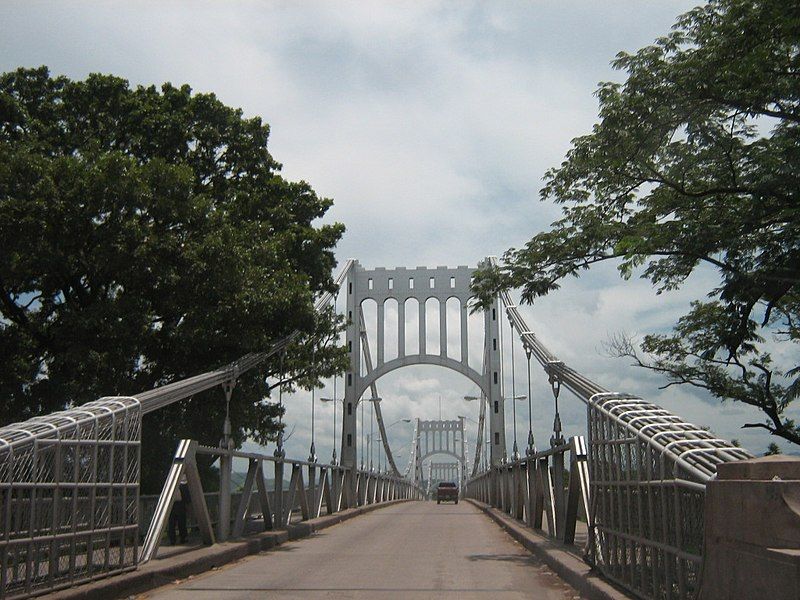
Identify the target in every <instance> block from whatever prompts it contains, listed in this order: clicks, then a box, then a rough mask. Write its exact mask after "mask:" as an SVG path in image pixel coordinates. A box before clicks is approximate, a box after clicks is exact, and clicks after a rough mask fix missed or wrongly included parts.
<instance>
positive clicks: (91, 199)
mask: <svg viewBox="0 0 800 600" xmlns="http://www.w3.org/2000/svg"><path fill="white" fill-rule="evenodd" d="M268 135H269V128H268V126H267V125H265V124H263V123H262V122H261V120H260V119H259V118H250V119H248V118H244V117H243V116H242V112H241V110H236V109H232V108H230V107H228V106H225V105H224V104H222V103H221V102H220V101H219V100H218V99H217V98H216V97H215V96H214V95H213V94H192V92H191V89H190V88H189V87H188V86H182V87H180V88H177V87H174V86H172V85H170V84H168V83H167V84H164V85H163V86H162V87H161V89H160V90H158V89H156V88H155V87H153V86H151V87H137V88H131V87H130V86H129V85H128V82H127V81H125V80H123V79H119V78H117V77H112V76H105V75H90V76H89V77H88V78H87V79H86V80H85V81H71V80H69V79H67V78H65V77H51V76H50V75H49V72H48V70H47V68H45V67H42V68H39V69H19V70H17V71H16V72H11V73H6V74H3V75H0V315H1V316H2V319H1V320H0V362H1V363H2V365H3V369H2V371H0V396H1V397H2V398H3V402H2V403H0V422H4V423H7V422H9V421H12V420H22V419H25V418H28V417H30V416H33V415H38V414H42V413H48V412H51V411H54V410H58V409H62V408H64V407H65V406H68V405H76V404H80V403H83V402H85V401H88V400H93V399H96V398H98V397H100V396H104V395H126V394H132V393H136V392H140V391H142V390H146V389H149V388H152V387H154V386H157V385H161V384H164V383H167V382H170V381H174V380H177V379H180V378H184V377H187V376H190V375H194V374H197V373H200V372H203V371H206V370H209V369H211V368H215V367H217V366H220V365H223V364H225V363H227V362H229V361H232V360H234V359H236V358H238V357H240V356H241V355H243V354H246V353H248V352H254V351H261V350H264V349H266V348H267V347H269V345H270V344H271V343H272V342H274V341H275V340H277V339H278V338H280V337H282V336H284V335H286V334H287V333H289V332H291V331H293V330H295V329H300V330H301V331H303V332H304V333H305V337H304V338H303V341H302V342H301V343H299V344H298V347H297V348H294V349H293V351H292V352H290V353H289V354H288V356H287V358H286V365H285V371H286V379H287V381H288V382H289V383H294V384H298V385H302V386H306V387H307V386H309V385H311V384H312V383H313V382H315V381H317V380H318V378H320V377H325V376H328V375H330V374H331V373H332V372H333V371H334V370H337V369H339V368H340V367H341V366H342V364H343V360H344V357H343V356H342V353H341V352H340V351H338V350H333V349H326V348H324V347H323V346H324V342H325V341H327V340H329V339H331V338H332V336H333V335H334V334H335V332H336V330H337V328H338V327H339V326H340V324H339V323H337V322H336V320H335V319H334V317H333V315H331V314H325V315H323V316H322V317H320V318H315V315H314V311H313V299H314V297H315V296H316V295H317V294H318V293H320V292H322V291H323V290H329V289H331V287H332V284H333V282H332V279H331V270H332V269H333V267H334V266H335V259H334V256H333V251H332V249H333V247H334V245H335V244H336V242H337V241H338V239H339V238H340V237H341V235H342V232H343V229H344V228H343V226H342V225H340V224H332V225H319V226H314V224H313V223H314V221H315V220H317V219H319V218H320V217H322V216H323V215H324V214H325V213H326V211H327V209H328V208H329V207H330V206H331V201H330V200H328V199H324V198H319V197H317V195H316V194H315V193H314V191H313V190H312V189H311V187H310V186H309V185H308V184H306V183H305V182H300V183H292V182H288V181H286V180H284V179H283V178H282V177H281V176H280V174H279V171H280V164H278V163H277V162H275V160H274V159H273V158H272V156H271V155H270V154H269V152H268V150H267V138H268ZM312 348H315V350H313V349H312ZM312 352H314V353H315V360H314V362H313V364H312V361H311V360H310V356H311V353H312ZM276 374H278V363H277V358H276V359H275V360H274V361H273V362H272V363H271V364H269V365H267V366H266V367H265V368H264V369H262V370H260V371H259V372H253V373H249V374H247V375H245V376H243V377H242V379H241V380H240V382H239V384H238V385H237V387H236V389H235V391H234V394H233V401H232V403H231V418H232V421H233V426H234V438H235V440H236V441H237V442H241V441H242V440H243V439H244V438H245V436H247V435H250V436H254V437H255V438H256V439H258V440H259V441H261V442H266V441H267V440H269V439H272V438H273V437H274V435H275V434H276V424H275V422H274V421H273V418H274V417H276V416H277V414H278V409H277V407H276V405H275V404H274V403H270V402H266V401H265V398H266V397H267V396H268V394H269V389H268V387H267V385H266V384H265V378H266V377H272V376H275V375H276ZM272 385H273V386H274V382H272ZM224 411H225V407H224V395H223V393H222V392H221V391H218V390H217V391H213V392H208V393H206V394H202V395H198V396H197V397H195V398H193V399H192V400H191V401H189V402H182V403H180V404H179V405H177V406H173V407H170V408H168V409H165V410H162V411H159V412H157V413H155V414H153V415H152V416H150V417H147V418H146V419H145V431H144V444H143V452H144V454H143V464H144V467H145V472H144V481H145V483H146V484H148V485H151V486H152V485H155V483H154V482H156V481H157V480H158V479H159V477H160V474H159V473H158V471H159V470H160V466H161V465H163V464H164V461H165V460H167V461H168V460H169V456H170V455H171V453H172V452H173V451H174V447H175V444H176V440H177V439H179V438H180V437H194V438H199V439H200V441H201V442H202V443H210V444H214V445H216V444H217V442H218V440H219V437H220V435H221V433H220V432H221V427H222V420H223V416H224Z"/></svg>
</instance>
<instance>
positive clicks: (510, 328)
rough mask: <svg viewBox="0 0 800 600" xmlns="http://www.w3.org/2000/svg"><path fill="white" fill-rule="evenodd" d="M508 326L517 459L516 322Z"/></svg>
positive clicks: (514, 454) (515, 455) (514, 457)
mask: <svg viewBox="0 0 800 600" xmlns="http://www.w3.org/2000/svg"><path fill="white" fill-rule="evenodd" d="M508 327H509V337H510V338H511V407H512V409H511V412H512V413H513V415H514V450H513V452H512V455H511V457H512V458H513V459H514V460H517V459H518V458H519V446H517V382H516V371H515V369H514V362H515V361H514V359H515V355H514V323H513V322H512V321H511V319H510V318H509V320H508Z"/></svg>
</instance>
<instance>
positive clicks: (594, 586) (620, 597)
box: [465, 498, 630, 600]
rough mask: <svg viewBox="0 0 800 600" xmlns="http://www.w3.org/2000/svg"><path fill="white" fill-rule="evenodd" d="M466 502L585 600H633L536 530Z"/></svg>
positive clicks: (487, 508)
mask: <svg viewBox="0 0 800 600" xmlns="http://www.w3.org/2000/svg"><path fill="white" fill-rule="evenodd" d="M465 500H466V501H467V502H469V503H471V504H472V505H474V506H475V507H477V508H478V509H480V510H482V511H483V512H484V513H486V515H487V516H488V517H489V518H491V519H492V520H493V521H494V522H495V523H497V524H498V525H499V526H500V527H501V528H502V529H504V530H505V531H506V532H507V533H508V534H509V535H510V536H511V537H513V538H514V539H515V540H516V541H518V542H519V543H520V544H522V545H523V546H524V547H525V548H526V549H527V550H528V551H529V552H530V553H531V554H533V555H534V556H536V557H537V558H539V559H540V560H541V561H542V562H543V563H544V564H546V565H547V566H548V567H549V568H550V569H551V570H552V571H553V572H554V573H555V574H556V575H558V576H559V577H560V578H561V579H563V580H564V581H565V582H566V583H568V584H569V585H571V586H572V587H574V588H575V590H577V591H578V593H580V595H581V597H583V598H588V599H589V600H624V599H627V598H630V596H628V595H626V594H625V593H623V592H622V591H620V590H618V589H617V588H615V587H614V586H612V585H611V584H610V583H608V582H607V581H604V580H603V579H601V578H600V576H599V575H597V573H595V572H593V571H592V570H591V567H589V565H587V564H586V563H585V562H583V561H582V560H581V559H579V558H578V557H576V556H575V555H574V554H571V553H570V552H568V551H567V550H565V549H564V547H563V545H561V544H559V543H558V542H555V541H553V540H551V539H550V538H547V537H545V536H543V535H541V534H539V533H537V532H536V531H534V530H533V529H531V528H529V527H528V526H526V525H525V524H524V523H520V522H519V521H517V520H516V519H513V518H511V517H510V516H509V515H507V514H506V513H504V512H502V511H500V510H498V509H496V508H492V507H491V506H489V505H488V504H484V503H483V502H478V501H477V500H473V499H471V498H465Z"/></svg>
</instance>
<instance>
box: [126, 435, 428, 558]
mask: <svg viewBox="0 0 800 600" xmlns="http://www.w3.org/2000/svg"><path fill="white" fill-rule="evenodd" d="M198 454H203V455H207V456H212V457H216V458H221V457H223V456H227V457H228V458H230V459H233V458H240V459H246V460H247V461H248V470H247V476H246V477H245V481H244V485H243V487H242V490H241V492H240V493H238V494H230V495H229V496H228V498H222V497H221V495H217V498H218V499H219V507H220V511H219V513H218V520H217V521H218V522H217V528H216V531H215V528H214V526H213V522H212V519H211V516H210V513H211V511H210V510H209V508H210V507H209V505H208V504H207V503H206V500H205V499H206V494H205V493H204V492H203V486H202V483H201V482H200V473H199V471H198V468H197V461H196V456H197V455H198ZM265 463H267V464H269V463H272V468H273V473H274V491H273V493H272V494H269V493H268V492H267V488H266V484H265V478H264V469H265ZM228 464H230V462H228ZM304 470H305V472H306V473H305V477H304V474H303V471H304ZM287 472H288V473H287ZM286 474H289V475H290V477H289V481H288V486H286V489H285V490H284V486H285V485H286V483H287V482H286V481H285V479H284V476H285V475H286ZM220 476H222V474H220ZM184 477H185V478H186V481H187V484H188V487H189V496H190V498H192V499H194V498H202V499H203V501H202V502H196V501H195V502H190V507H191V513H192V515H193V517H194V520H195V522H196V524H197V527H198V528H199V530H200V535H201V537H202V539H203V542H204V543H205V544H207V545H210V544H214V543H215V542H216V540H217V539H218V538H219V537H224V538H227V531H228V525H230V531H231V532H232V534H231V535H232V537H234V538H238V537H241V536H242V535H243V534H244V533H245V532H246V525H247V522H248V520H253V519H254V520H256V521H257V522H258V524H259V526H260V528H261V529H262V530H264V531H269V530H273V529H283V528H285V527H287V526H289V525H290V524H291V523H292V522H293V517H299V521H306V520H308V519H315V518H318V517H320V516H322V515H323V514H334V513H337V512H339V511H341V510H343V509H346V508H355V507H358V506H364V505H367V504H379V503H382V502H389V501H393V500H401V499H421V498H422V495H423V492H422V490H421V489H420V488H419V486H417V485H416V484H414V483H412V482H410V481H408V480H405V479H403V478H401V477H397V476H395V475H393V474H389V473H376V472H373V471H365V470H358V469H350V468H348V467H343V466H340V465H332V464H325V463H317V462H309V461H304V460H292V459H287V458H283V457H282V456H280V455H278V456H269V455H266V454H257V453H251V452H240V451H236V450H226V449H223V448H214V447H208V446H200V445H199V444H198V443H197V442H196V441H193V440H182V441H181V443H180V444H179V445H178V450H177V452H176V453H175V458H174V459H173V462H172V466H171V467H170V470H169V472H168V474H167V478H166V481H165V483H164V489H163V490H162V492H161V495H160V496H159V498H158V502H157V504H156V507H155V510H154V513H153V518H152V520H151V522H150V527H149V529H148V531H147V535H146V536H145V540H144V544H143V546H142V556H141V559H140V564H141V563H145V562H147V561H149V560H151V559H152V558H153V557H154V556H155V555H156V552H157V551H158V547H159V545H160V543H161V538H162V537H163V533H164V529H165V527H166V525H167V520H168V518H169V514H170V512H171V510H172V507H173V504H174V502H175V497H176V492H177V490H178V486H179V483H180V481H181V479H182V478H184ZM222 493H224V492H222ZM234 499H235V500H236V512H235V516H232V515H230V514H225V508H223V507H230V506H232V505H233V500H234ZM223 522H226V525H224V526H223ZM223 532H224V533H223Z"/></svg>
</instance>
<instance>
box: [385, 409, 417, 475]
mask: <svg viewBox="0 0 800 600" xmlns="http://www.w3.org/2000/svg"><path fill="white" fill-rule="evenodd" d="M398 423H411V419H397V421H394V422H393V423H391V424H390V425H387V426H386V428H385V429H384V431H389V430H390V429H391V428H392V427H394V426H395V425H397V424H398ZM378 441H379V442H383V440H381V439H380V438H378ZM386 443H387V444H388V443H389V434H388V433H387V434H386ZM380 451H381V447H380V446H378V458H380ZM384 454H386V451H385V449H384ZM379 468H380V467H379ZM386 469H387V470H388V469H389V457H388V456H386Z"/></svg>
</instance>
